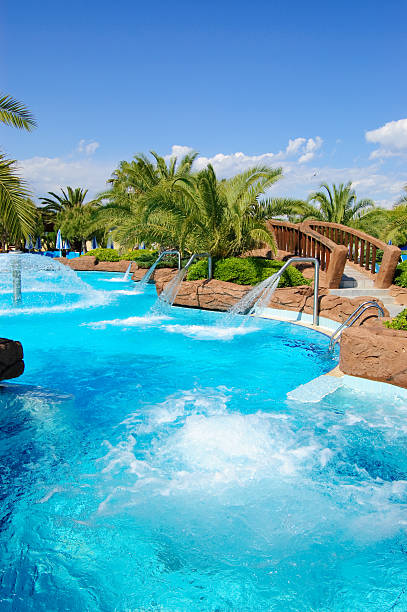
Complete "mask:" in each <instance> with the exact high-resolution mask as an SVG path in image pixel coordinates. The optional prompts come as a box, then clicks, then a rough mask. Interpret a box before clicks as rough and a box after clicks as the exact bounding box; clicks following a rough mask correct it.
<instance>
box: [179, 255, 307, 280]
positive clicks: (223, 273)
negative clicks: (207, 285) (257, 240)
mask: <svg viewBox="0 0 407 612" xmlns="http://www.w3.org/2000/svg"><path fill="white" fill-rule="evenodd" d="M283 265H284V262H283V261H278V260H275V259H263V258H261V257H245V258H241V257H228V258H227V259H220V260H218V261H216V262H215V263H214V269H213V278H215V279H216V280H222V281H228V282H230V283H236V284H238V285H256V284H257V283H260V282H261V281H262V280H264V279H266V278H268V277H269V276H271V275H272V274H275V273H276V272H277V271H278V270H280V268H281V267H282V266H283ZM207 275H208V260H207V259H201V260H200V261H198V262H197V263H196V264H192V266H191V267H190V269H189V271H188V280H200V279H203V278H207ZM310 284H311V281H310V280H308V279H306V278H305V277H304V276H303V274H302V273H301V272H300V271H299V270H298V269H297V268H295V267H294V266H289V267H288V268H287V270H286V271H285V272H284V273H283V275H282V277H281V279H280V282H279V285H278V286H279V287H296V286H298V285H310Z"/></svg>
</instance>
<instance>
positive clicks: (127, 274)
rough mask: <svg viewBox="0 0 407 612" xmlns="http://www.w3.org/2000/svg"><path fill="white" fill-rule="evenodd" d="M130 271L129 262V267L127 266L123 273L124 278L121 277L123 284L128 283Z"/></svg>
mask: <svg viewBox="0 0 407 612" xmlns="http://www.w3.org/2000/svg"><path fill="white" fill-rule="evenodd" d="M130 270H131V262H130V263H129V265H128V266H127V270H126V272H125V273H124V276H123V280H124V281H125V282H126V281H128V280H129V278H130Z"/></svg>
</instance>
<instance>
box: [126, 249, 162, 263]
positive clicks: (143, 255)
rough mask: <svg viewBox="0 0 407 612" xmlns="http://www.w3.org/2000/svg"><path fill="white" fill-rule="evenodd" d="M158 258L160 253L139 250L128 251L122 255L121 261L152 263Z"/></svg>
mask: <svg viewBox="0 0 407 612" xmlns="http://www.w3.org/2000/svg"><path fill="white" fill-rule="evenodd" d="M157 257H158V251H150V250H148V249H139V250H137V251H127V252H126V253H123V255H121V259H124V260H126V261H138V260H141V261H151V260H153V262H154V261H155V260H156V259H157Z"/></svg>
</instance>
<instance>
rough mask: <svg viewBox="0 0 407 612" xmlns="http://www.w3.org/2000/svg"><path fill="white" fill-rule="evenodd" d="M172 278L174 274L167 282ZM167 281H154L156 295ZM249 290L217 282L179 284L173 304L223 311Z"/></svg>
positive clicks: (162, 279)
mask: <svg viewBox="0 0 407 612" xmlns="http://www.w3.org/2000/svg"><path fill="white" fill-rule="evenodd" d="M160 272H164V270H160ZM173 276H174V272H172V275H171V277H170V278H169V279H168V280H171V278H173ZM167 278H168V276H167ZM168 280H165V279H164V278H160V279H159V280H157V281H156V288H157V293H158V295H159V294H160V293H161V292H162V290H163V288H164V287H165V285H166V284H167V282H168ZM250 289H251V287H248V286H243V285H235V284H234V283H226V282H224V281H218V280H210V281H208V280H196V281H185V282H183V283H181V286H180V288H179V291H178V294H177V296H176V298H175V301H174V304H175V305H176V306H186V307H190V308H202V309H204V310H221V311H224V310H228V308H229V307H230V306H233V304H235V303H236V302H238V301H239V300H240V299H241V298H242V297H243V296H244V295H246V293H247V292H248V291H250Z"/></svg>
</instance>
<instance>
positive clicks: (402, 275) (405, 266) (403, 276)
mask: <svg viewBox="0 0 407 612" xmlns="http://www.w3.org/2000/svg"><path fill="white" fill-rule="evenodd" d="M393 282H394V284H395V285H398V286H399V287H407V261H403V263H400V264H399V265H398V266H397V268H396V273H395V275H394V281H393Z"/></svg>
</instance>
